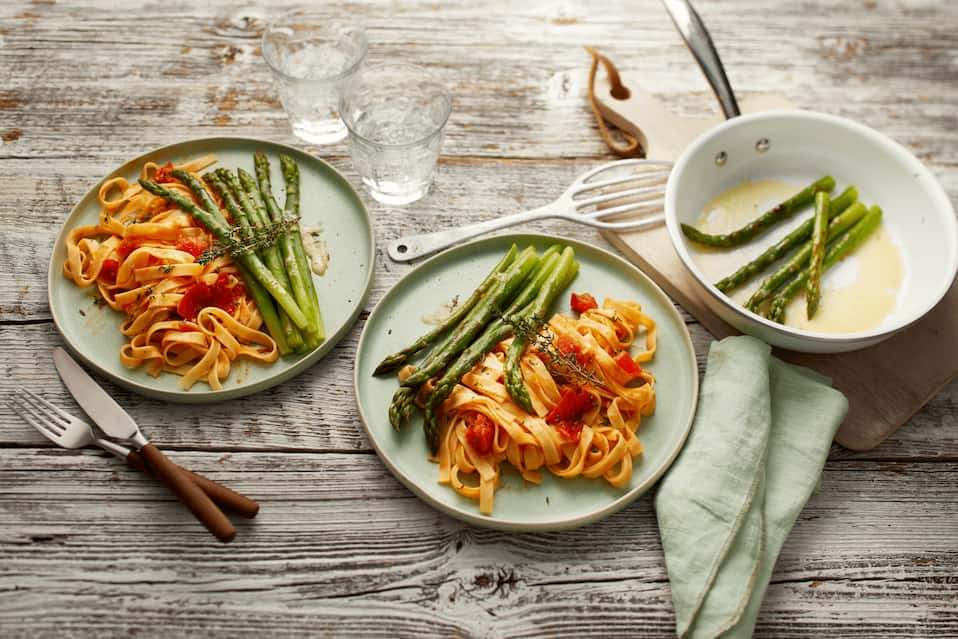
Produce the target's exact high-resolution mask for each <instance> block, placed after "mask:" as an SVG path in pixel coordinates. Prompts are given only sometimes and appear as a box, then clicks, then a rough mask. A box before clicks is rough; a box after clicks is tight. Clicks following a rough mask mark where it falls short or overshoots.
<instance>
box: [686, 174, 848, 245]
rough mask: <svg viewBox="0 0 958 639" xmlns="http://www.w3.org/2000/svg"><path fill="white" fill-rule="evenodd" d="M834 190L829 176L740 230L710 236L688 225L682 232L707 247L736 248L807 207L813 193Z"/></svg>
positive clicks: (833, 180) (832, 181)
mask: <svg viewBox="0 0 958 639" xmlns="http://www.w3.org/2000/svg"><path fill="white" fill-rule="evenodd" d="M833 188H835V179H834V178H832V177H831V176H830V175H826V176H825V177H823V178H821V179H819V180H817V181H815V182H812V184H810V185H809V186H807V187H805V188H804V189H802V190H801V191H799V192H798V193H796V194H795V195H793V196H792V197H790V198H789V199H787V200H785V201H784V202H782V203H781V204H779V205H778V206H776V207H775V208H773V209H770V210H769V211H766V212H765V213H764V214H763V215H761V216H760V217H758V218H756V219H754V220H752V221H751V222H749V223H748V224H746V225H745V226H743V227H742V228H740V229H736V230H735V231H732V232H730V233H726V234H724V235H710V234H708V233H703V232H702V231H700V230H698V229H697V228H695V227H694V226H690V225H688V224H683V225H682V232H683V233H685V236H686V237H687V238H689V239H690V240H692V241H693V242H698V243H699V244H706V245H708V246H723V247H728V246H738V245H739V244H744V243H745V242H748V241H749V240H751V239H752V238H753V237H755V236H756V235H758V234H759V233H761V232H762V231H764V230H766V229H767V228H769V227H770V226H772V225H773V224H777V223H778V222H781V221H782V220H786V219H788V218H789V217H791V216H792V215H794V214H795V213H796V212H798V211H799V210H801V209H802V208H803V207H805V206H808V205H809V204H811V203H812V201H813V200H814V199H815V193H816V192H818V191H831V190H832V189H833Z"/></svg>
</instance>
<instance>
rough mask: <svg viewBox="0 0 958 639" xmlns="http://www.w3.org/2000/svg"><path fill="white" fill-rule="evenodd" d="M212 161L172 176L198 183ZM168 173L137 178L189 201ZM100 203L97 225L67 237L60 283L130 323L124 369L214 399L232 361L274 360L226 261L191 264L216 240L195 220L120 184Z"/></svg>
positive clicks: (107, 187)
mask: <svg viewBox="0 0 958 639" xmlns="http://www.w3.org/2000/svg"><path fill="white" fill-rule="evenodd" d="M215 161H216V158H215V157H214V156H212V155H210V156H205V157H202V158H198V159H195V160H192V161H190V162H187V163H185V164H182V165H180V166H178V167H176V168H181V169H184V170H186V171H190V172H193V173H196V172H198V171H200V170H202V169H204V168H206V167H207V166H209V165H211V164H213V163H214V162H215ZM171 168H172V167H170V166H166V167H160V166H158V165H157V164H155V163H153V162H147V163H146V164H144V166H143V168H142V170H141V177H142V178H144V179H153V180H155V181H162V182H163V183H164V186H165V187H166V188H168V189H170V190H171V191H178V192H180V193H182V194H184V195H186V196H187V197H192V196H191V194H190V191H189V189H187V188H186V187H185V186H184V185H182V184H180V183H179V182H177V181H176V180H172V179H169V180H167V179H166V176H168V174H169V171H170V169H171ZM98 199H99V203H100V206H101V207H102V211H101V213H100V217H99V220H98V224H96V225H92V226H81V227H77V228H75V229H73V230H72V231H70V233H69V234H68V236H67V240H66V252H67V256H66V260H65V261H64V263H63V274H64V275H65V276H66V277H68V278H69V279H70V280H72V281H73V282H74V283H76V284H77V285H78V286H81V287H89V286H92V285H96V287H97V289H98V291H99V293H100V295H101V296H102V297H103V299H104V300H105V302H106V304H107V305H108V306H109V307H110V308H112V309H114V310H116V311H120V312H122V313H124V314H125V315H126V319H125V320H124V322H123V323H122V325H121V327H120V330H121V332H122V333H123V335H124V336H126V337H127V339H128V341H127V343H125V344H124V345H123V347H122V348H121V349H120V353H119V357H120V361H121V362H122V363H123V364H124V365H125V366H128V367H130V368H138V367H143V368H145V370H146V371H147V372H148V373H150V374H151V375H154V376H157V375H159V374H160V373H161V372H163V371H168V372H172V373H175V374H177V375H180V376H181V380H180V385H181V386H182V387H183V388H186V389H189V388H190V387H192V386H193V385H194V384H195V383H196V382H198V381H204V382H206V383H207V384H209V386H210V387H211V388H212V389H214V390H220V389H221V388H222V381H223V380H224V379H225V378H226V377H227V376H228V375H229V372H230V367H231V364H232V362H234V361H235V360H236V359H237V358H241V357H245V358H248V359H252V360H257V361H262V362H272V361H275V360H276V359H277V358H278V357H279V353H278V350H277V347H276V343H275V342H274V340H273V339H272V338H271V337H270V336H269V335H268V334H266V333H265V332H263V331H261V330H259V329H260V326H261V325H262V323H263V320H262V316H261V315H260V313H259V310H258V309H257V307H256V304H255V303H254V302H253V300H252V299H251V298H250V296H249V294H248V292H247V291H246V288H245V286H244V284H243V281H242V279H241V276H240V274H239V270H238V269H237V267H236V265H235V264H234V263H233V261H232V259H231V258H230V257H229V256H220V257H216V258H214V259H211V260H210V261H209V262H207V263H200V262H198V261H197V258H198V257H199V256H200V255H201V254H202V252H203V251H204V250H205V249H206V248H209V247H210V246H211V244H212V238H211V236H210V234H209V233H208V232H207V231H206V230H205V229H204V228H203V227H201V226H200V225H199V224H198V223H197V222H196V221H195V220H194V219H193V217H192V216H191V215H189V214H187V213H185V212H183V211H181V210H180V209H179V208H177V207H175V206H172V205H170V204H168V203H167V202H166V201H165V200H164V199H163V198H161V197H158V196H156V195H153V194H151V193H149V192H147V191H145V190H143V188H142V187H141V186H140V185H139V184H135V183H134V184H131V183H130V182H128V181H127V180H126V179H124V178H122V177H116V178H112V179H110V180H107V181H106V182H104V183H103V185H101V187H100V190H99V193H98Z"/></svg>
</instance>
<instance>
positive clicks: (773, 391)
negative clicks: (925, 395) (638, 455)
mask: <svg viewBox="0 0 958 639" xmlns="http://www.w3.org/2000/svg"><path fill="white" fill-rule="evenodd" d="M847 411H848V402H847V400H846V399H845V397H844V396H843V395H842V394H841V393H840V392H838V391H836V390H835V389H833V388H831V383H830V380H828V379H827V378H825V377H822V376H820V375H818V374H817V373H814V372H812V371H810V370H808V369H804V368H799V367H796V366H790V365H788V364H785V363H783V362H780V361H779V360H777V359H775V358H774V357H772V356H771V349H770V347H769V346H768V345H767V344H765V343H764V342H762V341H760V340H757V339H755V338H753V337H746V336H742V337H729V338H726V339H724V340H722V341H720V342H714V343H713V344H712V347H711V349H710V351H709V357H708V368H707V371H706V373H705V379H704V380H703V381H702V389H701V394H700V396H699V404H698V411H697V413H696V416H695V423H694V424H693V426H692V432H691V433H690V434H689V439H688V442H687V443H686V444H685V448H684V449H683V450H682V453H681V455H679V457H678V459H676V461H675V463H674V464H673V465H672V468H671V469H669V472H668V474H667V475H666V476H665V478H664V479H663V480H662V482H661V483H660V484H659V489H658V493H657V495H656V497H655V511H656V514H657V515H658V520H659V530H660V532H661V535H662V547H663V549H664V551H665V563H666V566H667V568H668V572H669V581H670V582H671V585H672V602H673V605H674V606H675V615H676V632H677V634H678V635H679V637H694V638H698V637H749V636H751V634H752V630H753V628H754V626H755V619H756V617H757V616H758V610H759V607H760V606H761V603H762V598H763V596H764V595H765V589H766V587H767V586H768V580H769V578H770V577H771V574H772V569H773V568H774V566H775V560H776V558H777V557H778V553H779V551H780V550H781V548H782V543H783V542H784V541H785V537H786V536H787V535H788V532H789V531H790V530H791V528H792V526H793V525H794V523H795V520H796V519H797V517H798V514H799V512H801V510H802V508H803V507H804V506H805V502H806V501H808V498H809V496H810V495H811V493H812V491H813V490H815V489H816V487H817V485H818V481H819V477H820V475H821V472H822V467H823V466H824V464H825V457H826V456H827V455H828V451H829V448H830V447H831V443H832V438H833V437H834V435H835V431H836V430H837V429H838V426H839V424H841V422H842V420H843V419H844V418H845V414H846V412H847Z"/></svg>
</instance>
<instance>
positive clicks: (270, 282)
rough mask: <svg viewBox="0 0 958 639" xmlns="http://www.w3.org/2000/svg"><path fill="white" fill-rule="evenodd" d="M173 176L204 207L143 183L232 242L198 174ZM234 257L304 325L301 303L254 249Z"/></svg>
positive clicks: (223, 240)
mask: <svg viewBox="0 0 958 639" xmlns="http://www.w3.org/2000/svg"><path fill="white" fill-rule="evenodd" d="M177 173H184V174H185V176H179V175H176V174H177ZM173 175H174V177H176V178H177V179H179V180H180V181H182V182H183V183H184V184H186V186H188V187H189V188H190V190H191V191H193V193H195V194H196V196H197V198H198V199H199V200H200V202H201V203H202V207H200V206H197V205H196V204H194V203H193V201H192V200H190V199H189V198H187V197H185V196H183V195H181V194H179V193H176V192H174V191H170V190H169V189H167V188H166V187H163V186H161V185H159V184H157V183H156V182H154V181H153V180H142V179H141V180H140V186H142V187H143V188H144V189H146V190H147V191H149V192H150V193H153V194H154V195H159V196H160V197H162V198H163V199H165V200H166V201H167V202H170V203H171V204H175V205H176V206H178V207H180V208H181V209H182V210H183V211H185V212H187V213H189V214H190V215H192V216H193V217H194V218H196V220H197V221H198V222H199V223H200V224H202V225H203V226H205V227H206V228H207V229H208V230H209V231H210V232H211V233H213V235H215V236H216V238H217V239H218V240H219V241H220V242H222V243H223V244H226V245H227V246H229V245H230V244H232V243H233V239H232V238H231V237H230V228H229V227H228V226H227V225H226V223H225V221H222V218H220V219H217V217H215V216H213V215H212V214H211V213H210V212H209V211H210V210H211V209H212V210H216V209H217V206H216V202H214V201H213V198H212V196H210V194H209V193H208V192H207V190H206V189H205V188H204V187H203V184H202V183H201V182H200V181H199V180H197V179H196V178H195V177H193V176H192V175H190V174H189V173H186V172H185V171H173ZM233 258H234V259H235V260H236V261H237V262H239V263H240V264H242V265H243V266H245V267H246V268H247V269H248V270H249V272H250V274H251V275H252V276H253V277H254V278H255V279H256V280H257V281H258V282H259V283H260V284H262V285H263V287H264V288H265V289H266V290H267V291H269V294H270V295H272V296H273V298H274V299H275V300H276V303H277V304H279V305H280V306H281V307H282V308H283V310H284V311H286V313H287V314H288V315H289V317H290V319H291V320H293V323H294V324H296V326H298V327H299V328H303V327H305V326H306V324H307V319H306V316H305V315H304V314H303V312H302V311H301V310H300V308H299V306H297V305H296V300H294V299H293V297H292V296H291V295H290V294H289V291H287V290H286V289H285V288H284V287H283V285H282V284H280V283H279V280H277V279H276V278H275V277H274V276H273V274H272V273H270V271H269V269H268V268H266V266H265V265H264V264H263V263H262V262H261V261H260V259H259V258H258V257H256V255H255V254H254V253H251V252H248V251H247V252H237V254H236V255H233Z"/></svg>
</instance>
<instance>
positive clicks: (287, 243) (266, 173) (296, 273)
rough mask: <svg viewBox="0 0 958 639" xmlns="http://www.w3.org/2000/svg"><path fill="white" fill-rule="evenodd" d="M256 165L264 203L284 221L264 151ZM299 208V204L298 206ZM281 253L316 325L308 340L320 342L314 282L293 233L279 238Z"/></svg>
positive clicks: (276, 218) (256, 157) (296, 291)
mask: <svg viewBox="0 0 958 639" xmlns="http://www.w3.org/2000/svg"><path fill="white" fill-rule="evenodd" d="M253 159H254V165H255V167H256V179H257V180H258V181H259V190H260V193H261V195H262V197H263V203H264V204H265V206H266V211H267V212H268V213H269V217H270V219H271V220H272V221H273V223H274V224H278V223H280V222H282V221H283V219H284V217H283V211H282V209H280V208H279V205H278V204H277V203H276V198H275V197H273V187H272V185H271V184H270V169H269V160H267V159H266V155H265V154H264V153H262V152H259V151H257V152H256V153H255V154H254V156H253ZM296 186H297V194H296V199H297V200H298V195H299V194H298V183H297V185H296ZM297 209H298V206H297ZM278 243H279V247H280V254H281V255H282V257H283V263H284V266H285V268H286V275H287V276H288V277H289V282H290V288H291V289H292V291H293V295H294V296H295V298H296V302H297V304H300V305H301V306H302V305H304V303H305V305H306V306H307V309H308V311H307V310H304V311H303V312H304V313H306V314H307V316H308V317H309V318H310V323H311V324H313V325H314V326H310V327H308V328H307V329H306V330H305V333H306V337H307V338H308V341H312V342H316V343H317V344H318V342H319V341H321V338H320V336H319V332H320V331H321V326H320V325H317V323H316V313H314V312H313V309H312V304H311V297H310V295H309V293H308V292H307V290H306V283H307V281H308V282H309V283H310V284H312V276H311V275H310V274H309V272H306V273H305V276H306V277H308V278H309V279H308V280H307V279H306V277H304V274H303V273H302V272H301V271H300V269H299V264H298V263H297V261H296V254H295V253H294V251H293V238H292V233H283V234H282V235H281V236H280V237H279V239H278Z"/></svg>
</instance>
